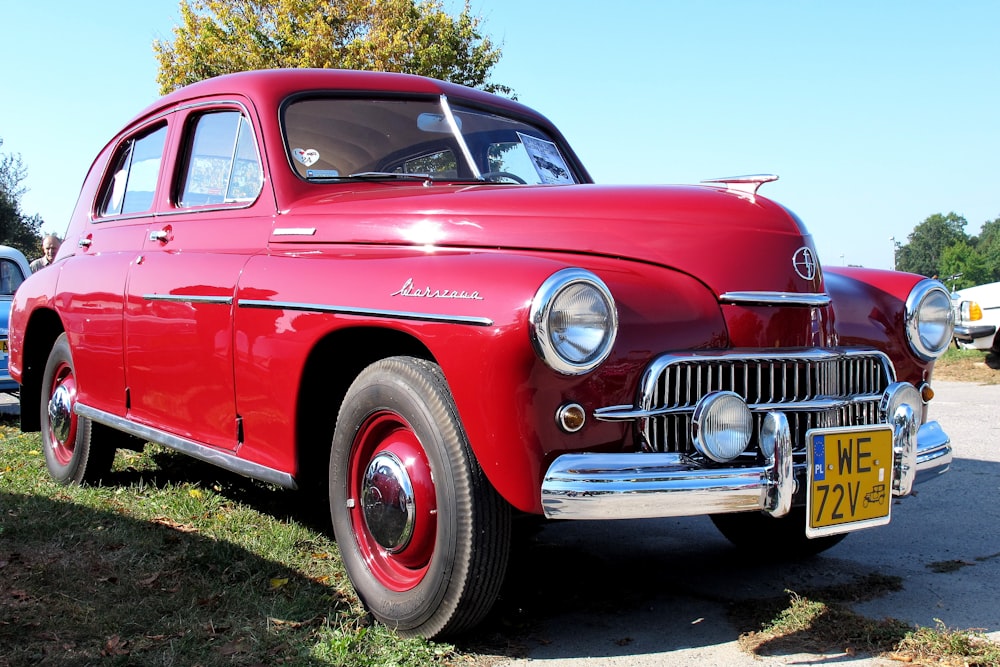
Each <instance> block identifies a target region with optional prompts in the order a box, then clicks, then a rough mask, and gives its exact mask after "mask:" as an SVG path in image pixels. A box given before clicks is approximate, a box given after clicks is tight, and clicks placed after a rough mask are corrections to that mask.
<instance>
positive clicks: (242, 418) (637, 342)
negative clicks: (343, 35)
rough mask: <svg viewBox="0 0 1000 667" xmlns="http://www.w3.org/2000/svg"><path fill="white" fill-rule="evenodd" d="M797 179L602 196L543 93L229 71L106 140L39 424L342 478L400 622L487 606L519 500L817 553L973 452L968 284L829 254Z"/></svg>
mask: <svg viewBox="0 0 1000 667" xmlns="http://www.w3.org/2000/svg"><path fill="white" fill-rule="evenodd" d="M772 179H773V177H769V176H750V177H743V178H731V179H720V180H717V181H713V182H708V183H706V184H701V185H695V186H655V187H654V186H642V187H605V186H600V185H594V184H592V182H591V179H590V177H589V176H588V174H587V172H586V170H585V169H584V167H583V165H582V164H581V163H580V161H579V159H578V158H577V156H576V155H575V154H574V153H573V151H572V149H571V148H570V147H569V145H568V144H567V143H566V141H565V140H564V138H563V137H562V135H561V134H560V133H559V131H558V130H557V129H556V128H555V127H554V126H553V125H552V124H551V123H550V122H549V121H548V120H546V119H545V118H544V117H543V116H541V115H539V114H538V113H536V112H534V111H532V110H531V109H529V108H527V107H525V106H522V105H520V104H518V103H516V102H513V101H511V100H508V99H504V98H501V97H495V96H492V95H489V94H486V93H483V92H480V91H477V90H472V89H468V88H464V87H461V86H457V85H451V84H447V83H442V82H440V81H434V80H429V79H425V78H420V77H414V76H407V75H396V74H384V73H362V72H346V71H315V70H294V71H280V70H274V71H264V72H249V73H243V74H235V75H231V76H225V77H220V78H217V79H212V80H208V81H203V82H201V83H197V84H194V85H191V86H189V87H187V88H184V89H182V90H179V91H177V92H175V93H172V94H170V95H168V96H166V97H164V98H163V99H161V100H160V101H158V102H156V103H155V104H154V105H152V106H151V107H149V108H148V109H146V110H145V111H144V112H142V113H141V114H140V115H139V116H137V117H136V118H135V120H133V121H132V122H131V123H129V124H128V126H127V127H126V128H125V129H124V130H122V131H121V133H119V134H118V135H117V136H115V137H114V138H113V139H112V140H111V141H110V142H109V143H108V144H107V146H106V147H105V148H104V150H102V151H101V153H100V155H98V156H97V159H96V160H95V161H94V163H93V166H92V167H91V169H90V171H89V173H88V174H87V177H86V180H85V182H84V184H83V189H82V192H81V194H80V198H79V203H78V205H77V208H76V210H75V212H74V213H73V217H72V220H71V221H70V224H69V227H68V229H67V231H66V235H65V236H66V238H65V241H64V243H63V245H62V248H61V250H60V252H59V254H58V257H57V260H56V261H55V262H54V264H53V265H52V267H50V268H48V269H46V270H45V271H42V272H40V273H38V274H35V275H33V276H31V278H30V279H28V280H27V281H26V282H25V284H24V285H23V286H22V287H21V289H20V290H18V292H17V295H16V297H15V300H14V304H13V312H12V316H11V330H10V344H11V357H10V368H11V372H12V375H13V377H14V378H15V379H16V380H17V381H18V382H19V383H20V384H21V385H22V391H21V394H20V400H21V408H22V420H23V421H22V427H23V429H25V430H27V431H32V430H40V431H41V433H42V438H43V442H44V449H45V456H46V459H47V462H48V467H49V471H50V472H51V474H52V475H53V476H54V477H55V478H56V479H57V480H59V481H61V482H66V483H71V482H75V483H83V482H92V481H99V480H100V479H101V478H102V476H104V475H106V473H107V471H108V470H109V467H110V465H111V463H112V459H113V456H114V452H115V449H116V448H121V447H138V446H141V444H142V443H145V442H153V443H159V444H160V445H164V446H166V447H169V448H173V449H175V450H178V451H181V452H184V453H186V454H190V455H191V456H194V457H197V458H199V459H203V460H205V461H210V462H212V463H214V464H217V465H219V466H221V467H223V468H226V469H228V470H231V471H235V472H237V473H241V474H243V475H247V476H249V477H253V478H256V479H260V480H265V481H267V482H272V483H274V484H277V485H281V486H284V487H293V488H304V489H316V488H321V489H323V490H324V495H326V496H328V497H329V504H330V513H331V517H332V523H333V529H334V532H335V534H336V538H337V541H338V543H339V545H340V549H341V553H342V556H343V560H344V563H345V565H346V567H347V571H348V573H349V575H350V577H351V580H352V582H353V584H354V586H355V588H356V590H357V592H358V594H359V596H360V597H361V599H362V600H363V601H364V603H365V604H366V605H367V607H368V608H369V609H370V610H371V612H372V613H373V614H374V615H375V617H377V618H378V619H379V620H381V621H382V622H383V623H386V624H387V625H390V626H392V627H394V628H397V629H398V630H399V631H400V632H401V633H404V634H420V635H424V636H427V637H436V636H441V635H453V634H455V633H458V632H461V631H463V630H466V629H468V628H470V627H471V626H473V625H475V624H476V623H477V622H479V621H480V620H481V619H482V618H483V617H484V615H485V614H486V613H487V612H488V610H489V609H490V607H491V605H492V603H493V602H494V599H495V597H496V595H497V591H498V589H499V588H500V585H501V583H502V580H503V577H504V573H505V569H506V563H507V558H508V551H509V548H510V526H511V521H512V517H513V516H514V514H515V513H519V514H520V513H526V514H534V515H540V516H545V517H548V518H550V519H613V518H637V517H668V516H682V515H695V514H707V515H711V516H712V517H713V520H714V521H715V522H716V525H717V526H718V527H719V528H720V530H721V531H722V532H723V533H724V534H725V535H726V536H727V537H728V538H730V539H731V540H732V541H733V542H734V543H736V544H737V545H738V546H741V547H746V548H749V549H754V550H757V551H761V550H764V551H766V552H768V553H769V554H773V556H774V557H782V556H791V555H801V554H809V553H815V552H818V551H820V550H822V549H825V548H827V547H829V546H831V545H833V544H835V543H836V542H837V541H838V540H840V539H841V538H842V537H843V536H844V534H845V533H847V532H849V531H852V530H855V529H858V528H864V527H868V526H876V525H880V524H884V523H887V522H888V521H889V519H890V506H891V497H892V496H905V495H907V494H908V493H909V492H910V490H911V487H912V485H913V483H914V482H915V481H922V480H926V479H930V478H932V477H934V476H935V475H936V474H938V473H941V472H943V471H945V470H946V469H947V468H948V466H949V464H950V461H951V446H950V443H949V439H948V437H947V436H946V434H945V433H944V431H943V430H942V429H941V428H940V426H939V425H938V424H937V422H934V421H929V420H928V419H927V409H926V405H927V403H928V401H929V400H930V399H931V397H932V396H933V392H932V390H931V387H930V381H931V371H932V367H933V361H934V359H935V358H936V357H938V356H939V355H940V354H941V353H942V352H943V351H944V350H945V349H946V348H947V346H948V344H949V341H950V340H951V337H952V326H953V322H952V311H951V302H950V298H949V294H948V291H947V290H946V289H945V288H944V286H943V285H941V284H940V283H939V282H937V281H934V280H927V279H924V278H922V277H920V276H916V275H910V274H904V273H894V272H883V271H874V270H863V269H850V268H839V267H838V268H828V269H826V270H824V269H823V268H822V267H821V265H820V262H819V260H818V258H817V253H816V249H815V247H814V245H813V241H812V239H811V237H810V236H809V233H808V232H807V231H806V228H805V226H804V225H803V224H802V222H801V221H800V220H799V219H798V218H797V217H796V216H795V215H794V214H793V213H791V212H790V211H789V210H787V209H785V208H783V207H782V206H780V205H779V204H776V203H774V202H772V201H770V200H768V199H766V198H764V197H762V196H760V195H758V194H757V190H758V188H759V187H760V186H761V184H762V183H765V182H766V181H768V180H772ZM878 489H882V490H883V493H882V494H881V495H880V494H879V492H878ZM885 489H889V490H890V492H889V494H886V493H884V491H885ZM887 495H888V496H889V497H888V499H887V498H886V496H887ZM864 499H868V501H869V502H862V501H863V500H864Z"/></svg>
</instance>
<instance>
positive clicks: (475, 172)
mask: <svg viewBox="0 0 1000 667" xmlns="http://www.w3.org/2000/svg"><path fill="white" fill-rule="evenodd" d="M441 111H443V112H444V117H445V119H447V121H448V127H450V128H451V133H452V134H453V135H454V136H455V141H457V142H458V147H459V148H460V149H461V150H462V155H464V156H465V161H466V162H468V163H469V169H471V170H472V177H473V178H475V179H476V180H477V181H481V180H483V174H482V172H481V171H479V167H478V166H477V165H476V161H475V160H474V159H472V151H470V150H469V144H467V143H465V137H463V136H462V128H460V127H459V126H458V121H457V120H455V114H453V113H452V112H451V105H450V104H448V98H447V97H446V96H444V95H442V96H441Z"/></svg>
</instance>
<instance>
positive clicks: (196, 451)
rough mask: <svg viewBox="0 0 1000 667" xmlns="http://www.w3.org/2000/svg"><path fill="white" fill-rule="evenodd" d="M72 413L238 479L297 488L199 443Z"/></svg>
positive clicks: (290, 480)
mask: <svg viewBox="0 0 1000 667" xmlns="http://www.w3.org/2000/svg"><path fill="white" fill-rule="evenodd" d="M74 411H75V412H76V414H77V415H79V416H80V417H85V418H87V419H90V420H92V421H95V422H97V423H99V424H104V425H105V426H110V427H111V428H113V429H117V430H119V431H123V432H124V433H128V434H129V435H134V436H135V437H137V438H140V439H142V440H145V441H147V442H154V443H156V444H158V445H163V446H164V447H168V448H170V449H173V450H176V451H178V452H181V453H182V454H187V455H188V456H191V457H193V458H196V459H198V460H199V461H205V462H206V463H211V464H212V465H214V466H218V467H220V468H224V469H225V470H229V471H231V472H235V473H236V474H238V475H243V476H244V477H251V478H253V479H259V480H261V481H263V482H270V483H271V484H277V485H278V486H283V487H285V488H288V489H296V488H298V485H297V484H296V483H295V478H294V477H292V475H291V474H289V473H287V472H282V471H280V470H275V469H274V468H268V467H267V466H262V465H260V464H259V463H253V462H252V461H245V460H243V459H241V458H239V457H238V456H235V455H234V454H230V453H229V452H224V451H220V450H218V449H216V448H214V447H209V446H207V445H203V444H201V443H200V442H195V441H194V440H188V439H187V438H182V437H180V436H177V435H173V434H172V433H166V432H165V431H161V430H159V429H156V428H153V427H151V426H145V425H143V424H137V423H135V422H133V421H130V420H128V419H125V418H124V417H119V416H117V415H113V414H110V413H107V412H104V411H103V410H98V409H97V408H92V407H90V406H89V405H84V404H82V403H77V404H76V406H75V408H74Z"/></svg>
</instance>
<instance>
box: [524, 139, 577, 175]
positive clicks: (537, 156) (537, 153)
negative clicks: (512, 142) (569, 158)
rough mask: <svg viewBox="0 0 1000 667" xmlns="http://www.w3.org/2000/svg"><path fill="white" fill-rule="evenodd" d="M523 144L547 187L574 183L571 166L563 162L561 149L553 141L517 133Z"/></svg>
mask: <svg viewBox="0 0 1000 667" xmlns="http://www.w3.org/2000/svg"><path fill="white" fill-rule="evenodd" d="M517 136H518V137H519V138H520V139H521V144H522V145H523V146H524V149H525V150H526V151H527V152H528V155H529V156H531V163H532V164H533V165H535V171H536V172H538V177H539V178H540V179H541V181H542V183H545V184H546V185H562V184H569V183H572V182H573V179H572V177H571V176H570V175H569V166H568V165H567V164H566V161H565V160H563V156H562V155H561V154H560V153H559V149H558V148H556V145H555V144H554V143H552V142H551V141H546V140H545V139H539V138H537V137H533V136H531V135H530V134H522V133H521V132H518V133H517Z"/></svg>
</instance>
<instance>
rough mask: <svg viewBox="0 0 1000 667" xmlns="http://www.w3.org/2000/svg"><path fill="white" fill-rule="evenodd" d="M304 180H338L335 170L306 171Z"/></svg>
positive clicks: (337, 172)
mask: <svg viewBox="0 0 1000 667" xmlns="http://www.w3.org/2000/svg"><path fill="white" fill-rule="evenodd" d="M306 178H340V172H339V171H337V170H336V169H306Z"/></svg>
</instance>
